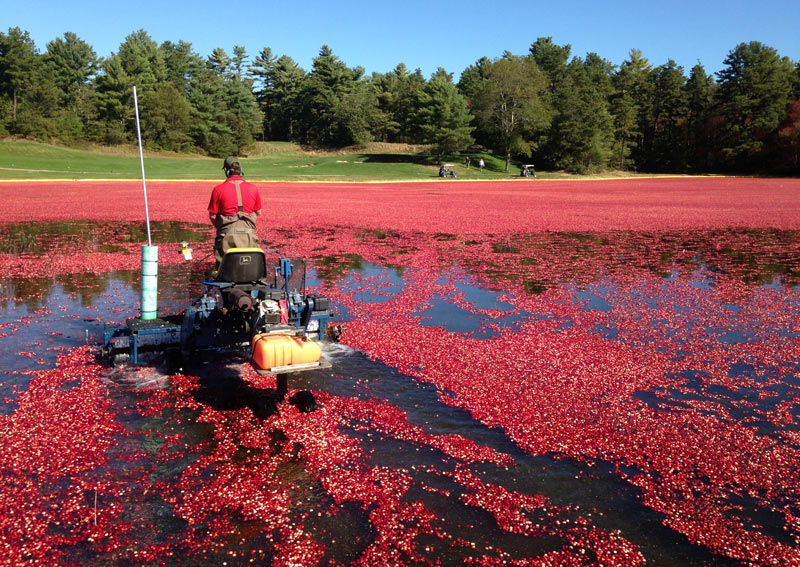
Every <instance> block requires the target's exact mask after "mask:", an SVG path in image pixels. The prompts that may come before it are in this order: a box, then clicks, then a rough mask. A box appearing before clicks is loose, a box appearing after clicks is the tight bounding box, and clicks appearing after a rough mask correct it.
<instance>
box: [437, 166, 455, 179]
mask: <svg viewBox="0 0 800 567" xmlns="http://www.w3.org/2000/svg"><path fill="white" fill-rule="evenodd" d="M455 176H456V170H455V166H454V165H453V164H452V163H445V164H444V165H440V166H439V177H455Z"/></svg>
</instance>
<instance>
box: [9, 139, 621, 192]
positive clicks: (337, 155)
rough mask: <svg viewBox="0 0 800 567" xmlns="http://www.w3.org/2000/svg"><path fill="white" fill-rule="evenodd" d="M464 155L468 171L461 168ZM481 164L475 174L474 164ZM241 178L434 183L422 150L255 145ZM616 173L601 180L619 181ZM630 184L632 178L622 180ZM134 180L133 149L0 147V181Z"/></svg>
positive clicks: (208, 165)
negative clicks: (313, 148)
mask: <svg viewBox="0 0 800 567" xmlns="http://www.w3.org/2000/svg"><path fill="white" fill-rule="evenodd" d="M467 155H470V156H471V158H472V167H470V168H467V167H465V165H464V158H465V157H466V156H467ZM480 156H483V157H484V158H485V159H486V169H485V170H484V171H483V172H481V171H480V170H479V169H478V167H477V163H478V158H479V157H480ZM445 161H446V162H447V163H451V164H453V165H454V169H455V171H456V174H457V176H458V179H462V180H463V179H467V180H479V179H485V180H500V179H519V170H518V169H517V168H518V167H519V164H513V165H512V169H511V171H509V172H508V173H506V172H505V171H503V168H504V167H505V161H504V160H503V159H500V158H497V157H496V156H493V155H491V154H490V153H481V152H474V153H467V152H464V153H462V154H461V155H458V156H450V157H449V158H448V159H446V160H445ZM144 166H145V174H146V176H147V179H154V180H155V179H175V180H193V179H198V180H214V179H220V178H221V177H222V175H223V174H222V160H221V159H218V158H208V157H203V156H197V155H184V154H175V153H167V152H145V158H144ZM242 166H243V169H244V173H245V176H246V177H247V178H248V179H250V180H253V181H259V180H261V181H325V182H367V181H377V182H380V181H431V180H434V179H438V167H437V165H436V156H435V155H433V154H431V153H430V149H429V148H428V147H426V146H413V145H408V144H386V143H377V142H376V143H372V144H369V145H367V146H366V147H365V148H357V149H356V148H345V149H341V150H336V151H317V150H308V149H305V148H302V147H300V146H298V145H296V144H292V143H288V142H260V143H257V144H255V146H254V147H253V148H251V149H250V150H249V151H248V154H247V155H246V156H243V159H242ZM619 175H620V174H619V173H618V172H617V173H616V174H615V173H611V172H609V173H608V174H606V175H604V176H603V177H610V176H619ZM623 175H626V176H632V174H623ZM538 177H539V178H541V179H548V178H550V179H553V178H575V177H580V176H574V175H569V174H565V173H561V172H541V171H540V172H538ZM12 179H19V180H25V179H29V180H30V179H141V164H140V162H139V151H138V148H137V147H136V146H113V147H107V146H87V147H82V148H66V147H62V146H52V145H48V144H42V143H39V142H30V141H16V140H0V180H12Z"/></svg>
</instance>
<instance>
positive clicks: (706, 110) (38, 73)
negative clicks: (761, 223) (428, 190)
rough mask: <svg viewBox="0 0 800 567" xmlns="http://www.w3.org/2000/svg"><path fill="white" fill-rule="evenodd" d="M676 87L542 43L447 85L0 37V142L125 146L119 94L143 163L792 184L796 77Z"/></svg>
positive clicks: (243, 56) (722, 74)
mask: <svg viewBox="0 0 800 567" xmlns="http://www.w3.org/2000/svg"><path fill="white" fill-rule="evenodd" d="M715 75H716V76H714V75H710V74H708V73H707V72H706V71H705V69H704V67H703V65H702V64H700V63H698V64H697V65H695V66H694V67H692V69H691V70H690V71H689V74H688V76H687V75H686V73H685V71H684V69H683V67H681V66H679V65H677V64H676V63H675V62H674V61H672V60H668V61H667V62H666V63H664V64H663V65H659V66H654V65H652V64H651V63H650V62H649V61H648V60H647V59H646V58H645V57H644V56H643V54H642V52H641V51H639V50H637V49H632V50H631V51H630V53H629V56H628V59H626V60H625V61H623V62H622V63H621V64H619V65H615V64H613V63H611V62H610V61H608V60H606V59H603V58H602V57H601V56H599V55H598V54H596V53H587V54H586V56H584V57H579V56H573V55H572V53H571V46H570V45H558V44H556V43H554V42H553V41H552V38H549V37H540V38H538V39H537V40H536V41H534V42H533V43H532V44H531V46H530V49H529V52H528V53H525V54H522V55H515V54H512V53H510V52H505V53H503V54H502V55H501V56H500V57H496V58H494V59H489V58H488V57H483V58H481V59H480V60H478V61H477V62H475V64H473V65H470V66H469V67H467V68H466V69H465V70H464V71H463V72H462V74H461V76H460V77H459V80H458V81H457V82H455V81H454V78H453V75H452V73H448V72H447V71H446V70H444V69H442V68H439V69H438V70H437V71H436V72H435V73H433V74H432V75H431V76H430V77H429V78H425V77H423V76H422V73H421V72H420V70H419V69H417V70H415V71H410V70H409V69H408V68H407V67H406V66H405V65H404V64H403V63H400V64H399V65H397V66H396V67H395V68H394V69H393V70H392V71H390V72H387V73H372V74H371V75H368V76H367V75H366V74H365V72H364V69H363V68H362V67H349V66H347V64H345V63H344V62H343V61H342V60H341V59H339V57H337V56H336V55H334V53H333V52H332V50H331V49H330V48H329V47H328V46H323V47H322V48H321V49H320V51H319V54H318V55H317V57H315V58H314V59H313V61H312V64H311V69H310V70H308V71H306V70H304V69H302V68H301V67H300V66H299V65H298V64H297V63H296V62H295V61H294V60H293V59H292V58H291V57H289V56H288V55H280V56H278V55H276V54H273V52H272V50H271V49H270V48H269V47H265V48H263V49H262V50H261V51H260V52H259V53H258V55H257V56H255V57H253V58H252V61H251V60H250V57H249V56H248V54H247V52H246V50H245V49H244V48H243V47H241V46H234V47H233V52H232V54H231V55H229V54H228V53H227V52H226V51H225V50H224V49H222V48H217V49H214V50H213V51H212V53H211V54H210V55H208V56H206V57H203V56H201V55H199V54H198V53H196V52H195V51H194V50H193V49H192V46H191V44H190V43H187V42H184V41H178V42H177V43H173V42H171V41H165V42H164V43H162V44H161V45H158V44H157V43H156V42H155V41H153V39H151V38H150V36H149V35H148V34H147V32H145V31H144V30H139V31H137V32H134V33H132V34H130V35H128V36H127V37H126V38H125V40H124V41H123V42H122V43H121V44H120V46H119V49H118V50H117V51H116V52H115V53H112V54H111V55H110V56H109V57H106V58H100V57H98V56H97V54H96V53H95V51H94V50H93V48H92V47H91V46H90V45H89V44H88V43H86V42H85V41H83V40H82V39H80V38H79V37H78V36H76V35H75V34H74V33H72V32H67V33H65V34H64V35H63V37H59V38H56V39H54V40H52V41H50V42H48V43H47V46H46V50H45V51H44V52H40V51H39V49H38V48H37V47H36V45H35V43H34V42H33V41H32V40H31V38H30V36H29V34H28V32H26V31H23V30H21V29H20V28H17V27H15V28H9V30H8V32H7V33H2V32H0V136H14V137H24V138H33V139H40V140H46V141H53V140H57V141H60V142H61V143H65V144H72V143H76V142H84V141H88V142H98V143H102V144H120V143H129V142H131V141H134V140H135V135H136V130H135V123H134V111H133V101H132V98H133V93H132V87H133V86H134V85H135V86H136V87H137V94H138V100H139V106H140V117H141V134H142V140H143V143H144V144H145V145H146V147H148V148H152V149H163V150H170V151H177V152H201V153H204V154H207V155H212V156H224V155H228V154H236V153H241V152H244V151H246V148H247V147H248V146H250V145H252V144H253V142H254V141H256V140H261V141H292V142H297V143H300V144H306V145H310V146H314V147H343V146H349V145H361V144H365V143H367V142H369V141H383V142H402V143H412V144H430V146H431V147H432V148H433V151H434V152H435V153H436V154H437V155H438V157H439V159H440V160H441V159H443V158H444V156H455V155H456V154H457V153H458V152H460V151H462V150H465V149H467V148H469V147H472V146H473V145H475V144H478V145H480V146H483V147H485V148H488V149H489V150H491V151H493V152H495V153H496V154H497V155H500V156H502V157H504V158H505V161H506V169H508V168H509V167H510V166H511V163H512V162H514V161H517V160H523V161H528V160H531V159H535V161H536V164H537V166H538V167H540V168H545V169H547V168H552V169H564V170H567V171H571V172H578V173H584V172H590V171H597V170H603V169H607V168H615V169H627V170H637V171H650V172H695V173H699V172H716V171H732V172H753V173H766V174H797V173H800V63H798V62H793V61H791V60H790V59H789V58H787V57H782V56H780V55H779V54H778V52H777V51H776V50H775V49H773V48H771V47H769V46H766V45H763V44H762V43H760V42H755V41H753V42H749V43H741V44H739V45H737V46H736V47H735V48H734V49H733V50H731V51H730V52H729V53H728V56H727V57H726V59H725V61H724V62H723V68H722V70H721V71H719V72H718V73H716V74H715Z"/></svg>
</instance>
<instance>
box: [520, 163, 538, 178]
mask: <svg viewBox="0 0 800 567" xmlns="http://www.w3.org/2000/svg"><path fill="white" fill-rule="evenodd" d="M519 174H520V176H521V177H536V169H535V168H534V167H533V164H529V165H523V166H522V167H521V168H520V170H519Z"/></svg>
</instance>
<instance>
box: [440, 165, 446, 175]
mask: <svg viewBox="0 0 800 567" xmlns="http://www.w3.org/2000/svg"><path fill="white" fill-rule="evenodd" d="M445 175H447V170H446V169H445V168H444V166H443V165H440V166H439V177H444V176H445Z"/></svg>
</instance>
